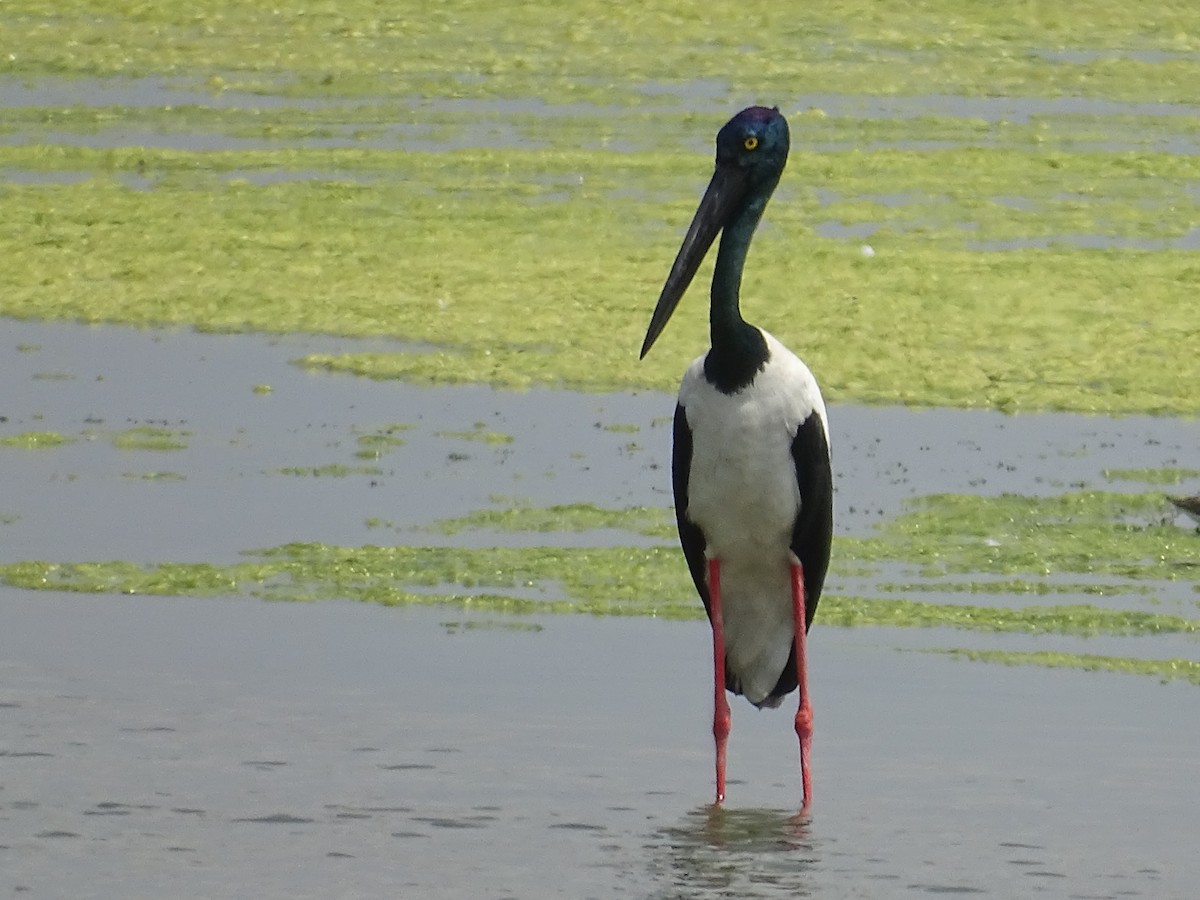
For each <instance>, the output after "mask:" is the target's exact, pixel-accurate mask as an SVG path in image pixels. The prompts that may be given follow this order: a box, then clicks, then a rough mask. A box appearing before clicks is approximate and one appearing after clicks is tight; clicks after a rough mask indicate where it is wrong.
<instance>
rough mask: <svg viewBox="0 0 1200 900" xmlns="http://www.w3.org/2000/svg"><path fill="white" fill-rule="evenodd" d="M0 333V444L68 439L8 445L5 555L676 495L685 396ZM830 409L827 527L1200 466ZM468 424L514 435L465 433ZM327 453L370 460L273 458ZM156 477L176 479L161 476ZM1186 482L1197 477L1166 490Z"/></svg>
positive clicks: (331, 344)
mask: <svg viewBox="0 0 1200 900" xmlns="http://www.w3.org/2000/svg"><path fill="white" fill-rule="evenodd" d="M2 329H3V330H2V332H0V333H2V334H3V338H0V364H2V365H3V367H4V371H5V373H6V386H5V394H4V397H3V398H0V416H2V417H3V418H4V420H3V421H0V437H3V436H6V435H15V434H21V433H25V432H42V431H45V432H56V433H60V434H62V435H64V436H66V437H68V438H73V439H75V440H74V442H73V443H70V444H67V445H65V446H62V447H58V448H53V449H46V450H23V449H18V448H13V447H0V482H3V483H4V484H5V485H6V490H5V492H4V495H3V496H0V516H7V517H15V520H14V521H7V523H6V524H0V533H2V534H3V536H4V540H3V542H2V544H0V561H14V560H23V559H40V558H52V559H64V560H96V559H133V560H138V561H146V562H157V561H162V560H208V561H229V560H232V559H234V558H235V557H236V555H237V554H238V553H240V552H241V551H243V550H246V549H248V548H252V547H265V546H274V545H277V544H281V543H285V542H288V541H310V540H311V541H320V542H323V543H330V544H343V543H344V544H364V543H377V544H378V543H397V542H407V543H414V542H419V543H423V544H426V543H437V542H439V541H446V540H453V541H455V542H461V541H469V540H471V539H472V537H471V535H470V534H467V535H463V536H460V537H458V538H454V539H450V538H446V537H444V536H440V535H438V534H436V533H430V532H426V531H419V532H415V531H414V529H416V528H418V527H419V526H427V525H429V524H431V523H432V522H434V521H435V520H437V519H441V518H445V517H450V516H459V515H464V514H466V513H468V512H471V511H472V510H476V509H480V508H483V507H489V506H495V505H497V503H499V504H505V503H509V502H512V500H513V499H514V498H515V499H518V500H521V501H527V502H529V503H532V504H534V505H539V506H541V505H552V504H566V503H595V504H598V505H601V506H605V507H624V506H635V505H649V506H661V507H664V508H665V507H669V506H670V503H671V499H670V477H669V470H670V417H671V415H672V413H673V411H674V402H675V401H674V398H673V397H671V396H668V395H665V394H658V393H654V392H643V393H640V394H594V395H593V394H577V393H573V392H570V391H555V390H549V389H536V390H531V391H528V392H525V393H513V392H505V391H496V390H492V389H490V388H485V387H439V388H422V387H414V386H412V385H406V384H402V383H399V382H388V381H371V380H368V379H362V378H355V377H351V376H331V375H327V374H310V373H306V372H304V371H302V370H300V369H298V368H297V367H296V366H294V365H292V364H291V363H290V360H292V359H295V358H297V357H300V356H302V355H304V354H307V353H314V352H349V351H360V350H361V351H368V352H369V351H378V350H393V351H399V350H404V349H408V350H409V351H411V352H421V348H419V347H406V345H403V344H400V343H396V342H389V341H385V340H354V339H343V338H324V337H312V336H283V337H263V336H260V335H205V334H196V333H192V332H186V331H178V332H161V331H140V330H137V329H132V328H119V327H95V326H85V325H73V324H65V323H59V324H40V323H27V322H14V321H6V322H3V323H2ZM632 356H633V351H632V350H631V358H632ZM258 386H266V387H269V388H270V391H269V392H268V393H261V392H256V390H255V388H256V387H258ZM830 423H831V425H830V427H831V430H832V441H833V446H834V452H835V470H836V471H835V478H836V490H837V497H836V511H835V514H836V519H837V527H838V530H839V532H841V533H845V534H857V535H863V534H868V533H869V532H870V529H871V528H872V526H873V525H875V524H876V523H878V522H879V521H881V520H882V519H883V518H884V517H892V516H895V515H897V514H898V513H899V512H901V510H902V509H903V504H904V502H905V501H906V500H908V499H910V498H913V497H920V496H924V495H927V494H931V493H972V494H984V495H998V494H1001V493H1005V492H1013V493H1022V494H1057V493H1061V492H1064V491H1067V490H1074V489H1078V488H1083V487H1097V488H1104V489H1113V488H1114V483H1112V482H1109V481H1108V480H1107V479H1106V478H1105V477H1104V475H1103V473H1104V471H1105V470H1106V469H1154V468H1160V467H1183V468H1193V467H1194V466H1195V457H1194V453H1195V448H1196V446H1197V445H1200V422H1196V421H1193V420H1175V419H1167V418H1154V417H1150V416H1130V417H1126V418H1119V419H1114V418H1108V417H1102V416H1083V415H1076V414H1058V413H1046V414H1031V415H1017V416H1006V415H1004V414H1001V413H996V412H991V411H985V410H946V409H928V410H912V409H907V408H902V407H862V406H853V405H835V406H834V407H832V408H831V411H830ZM397 424H399V425H403V426H410V427H408V428H406V429H405V430H401V431H397V432H395V434H396V436H397V437H398V438H400V439H401V440H402V441H403V445H402V446H399V447H396V448H395V449H393V450H391V451H390V452H384V453H382V454H380V455H379V456H378V458H374V457H367V458H363V457H360V456H359V455H358V453H359V452H360V451H361V450H362V448H363V445H362V444H361V443H360V442H359V438H360V437H362V436H363V435H370V434H372V433H374V432H377V431H380V430H383V429H386V428H387V427H389V426H391V425H397ZM141 425H150V426H155V427H165V428H168V429H170V430H172V431H174V432H186V434H185V435H183V440H184V442H185V443H186V445H187V446H186V448H185V449H182V450H174V451H153V450H144V451H130V450H119V449H117V448H115V447H114V446H113V444H112V437H113V435H114V434H117V433H120V432H123V431H125V430H127V429H129V428H132V427H136V426H141ZM480 429H482V430H486V431H491V432H495V433H498V434H501V435H507V436H509V437H512V438H513V442H512V443H498V444H488V443H486V442H484V441H480V440H471V439H469V438H467V437H466V436H465V434H466V433H471V432H474V431H478V430H480ZM329 465H343V466H347V467H354V466H359V467H363V466H370V467H375V468H377V469H378V472H375V473H362V474H351V475H348V476H346V477H334V476H298V475H289V474H283V473H282V472H281V470H283V469H285V468H289V467H295V468H308V469H312V468H316V467H322V466H329ZM162 473H168V474H170V475H172V476H182V477H169V478H163V477H155V476H156V475H159V474H162ZM1116 487H1117V488H1118V489H1120V483H1119V482H1118V483H1116ZM1144 487H1145V486H1144V485H1138V484H1136V483H1133V484H1131V485H1129V489H1130V490H1139V489H1144ZM1192 487H1200V484H1195V485H1188V484H1184V485H1180V486H1178V491H1179V492H1180V493H1185V492H1188V491H1189V490H1190V488H1192ZM369 520H372V521H375V522H376V523H387V527H381V526H379V525H378V524H377V525H376V527H371V526H370V525H368V524H367V523H368V521H369ZM418 537H419V541H418V540H417V538H418ZM486 539H487V540H488V542H489V543H497V542H498V543H504V542H506V541H513V542H519V541H520V540H521V539H522V538H521V537H520V536H514V535H504V534H492V533H488V534H487V535H486ZM620 539H621V542H622V543H626V542H628V541H629V537H628V536H627V535H624V534H622V535H621V537H620Z"/></svg>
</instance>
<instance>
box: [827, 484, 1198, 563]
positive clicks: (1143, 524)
mask: <svg viewBox="0 0 1200 900" xmlns="http://www.w3.org/2000/svg"><path fill="white" fill-rule="evenodd" d="M1163 504H1164V498H1163V496H1162V495H1161V494H1157V493H1150V494H1121V493H1111V492H1104V491H1081V492H1075V493H1067V494H1061V495H1057V496H1051V497H1026V496H1019V495H1012V494H1006V495H1003V496H1000V497H980V496H976V495H965V494H964V495H955V494H942V495H934V496H930V497H924V498H921V499H919V500H915V501H913V502H912V503H910V504H909V506H908V508H907V509H906V511H905V512H904V513H903V514H902V515H900V516H899V517H898V518H897V519H895V520H894V521H891V522H888V523H885V524H884V525H883V526H881V528H880V531H879V533H878V534H877V535H876V536H873V537H868V538H863V539H849V538H847V539H844V540H843V542H842V543H841V544H839V549H840V550H841V551H842V552H846V553H848V555H849V556H850V557H851V558H852V559H856V560H858V561H860V562H862V561H872V560H874V561H884V560H903V561H906V562H908V563H910V564H912V565H915V566H918V567H920V568H921V570H922V571H923V574H926V575H932V574H946V573H968V572H986V573H989V574H990V575H993V576H994V575H999V574H1005V575H1012V574H1019V573H1027V574H1031V575H1036V576H1045V575H1056V574H1060V573H1089V574H1095V575H1108V576H1118V577H1121V578H1131V579H1146V578H1159V579H1164V580H1176V579H1187V580H1192V579H1195V578H1196V577H1198V576H1197V574H1196V573H1197V571H1200V544H1198V543H1197V542H1196V541H1191V540H1188V539H1187V538H1188V537H1189V536H1188V535H1187V533H1186V532H1181V531H1180V530H1179V529H1178V528H1174V527H1172V526H1171V525H1170V524H1169V523H1165V522H1164V521H1163V515H1162V512H1163Z"/></svg>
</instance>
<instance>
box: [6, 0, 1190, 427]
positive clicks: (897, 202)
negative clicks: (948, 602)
mask: <svg viewBox="0 0 1200 900" xmlns="http://www.w3.org/2000/svg"><path fill="white" fill-rule="evenodd" d="M735 21H736V23H737V26H736V28H735V27H732V26H731V24H730V23H732V22H735ZM0 29H2V31H3V34H4V35H5V38H6V46H7V47H9V48H10V49H9V51H8V52H6V53H4V54H2V55H0V87H3V88H4V91H3V92H0V96H5V95H7V96H12V97H16V96H17V94H18V93H19V94H20V97H19V102H17V101H15V100H10V101H9V103H8V104H7V106H8V108H7V109H6V110H5V115H4V116H3V118H2V120H0V138H3V141H0V199H2V202H3V204H4V209H5V215H4V221H3V223H2V225H0V254H2V255H3V258H4V260H5V265H4V267H3V269H2V271H0V314H2V315H8V316H15V317H30V318H70V319H77V320H82V321H88V322H121V323H133V324H137V325H143V326H177V327H178V326H185V327H187V326H191V327H197V328H201V329H209V330H215V331H230V330H236V331H244V330H260V331H307V332H319V333H333V334H342V335H364V336H366V335H372V336H378V335H385V336H389V337H394V338H396V339H397V340H399V341H401V342H404V344H403V346H404V350H403V351H402V350H400V349H398V350H397V351H396V352H387V353H366V352H363V353H343V354H334V355H320V354H316V355H312V356H310V357H307V358H304V359H301V360H298V361H297V362H298V363H300V364H301V365H304V366H308V367H311V368H314V369H316V370H336V371H348V372H355V373H359V374H363V375H368V376H371V377H377V378H402V379H407V380H410V381H414V382H421V383H453V382H471V383H490V384H495V385H499V386H504V387H511V388H520V387H524V386H528V385H532V384H542V385H550V386H564V387H570V388H576V389H582V390H608V389H631V388H642V387H653V388H659V389H671V388H672V387H673V386H674V384H675V382H676V379H677V377H678V373H679V372H680V371H681V370H682V368H683V366H684V364H685V363H686V361H687V360H688V359H689V358H691V357H692V356H694V355H695V354H696V353H697V352H698V351H699V350H700V349H701V348H702V347H703V346H704V343H705V338H706V321H705V315H704V311H703V304H704V296H703V290H702V289H697V290H695V291H694V292H693V293H694V294H695V296H693V297H691V298H690V300H689V301H688V303H689V308H690V310H691V312H690V314H687V315H684V316H682V317H681V318H680V321H679V323H678V327H675V328H673V329H672V331H671V333H670V334H668V335H667V336H666V343H665V345H664V347H662V348H661V352H659V353H656V354H654V356H652V357H651V358H650V359H648V360H646V361H645V362H644V363H640V364H639V363H638V362H637V361H636V350H637V347H638V345H639V341H640V338H641V335H642V331H643V329H644V326H645V320H646V317H647V315H648V311H649V309H650V308H651V306H652V304H653V301H654V298H655V297H656V296H657V290H658V287H659V286H660V284H661V280H662V278H663V277H664V275H665V272H666V268H667V266H668V265H669V263H670V260H671V258H672V256H673V253H674V249H675V247H676V246H677V242H678V240H679V238H680V236H681V234H682V231H683V229H684V227H685V226H686V222H687V218H688V216H689V215H690V212H691V208H692V206H693V204H694V202H695V198H696V196H697V195H698V194H699V192H700V191H701V189H702V188H703V185H704V183H705V181H706V179H707V176H708V171H709V167H710V159H711V136H712V134H714V133H715V131H716V129H717V127H718V126H719V125H720V124H721V123H722V122H723V121H724V120H725V118H727V116H728V115H729V114H730V113H731V112H733V111H734V110H735V109H736V108H737V107H738V106H740V105H742V104H744V103H747V102H751V101H758V102H766V103H777V104H779V105H780V106H781V108H783V110H784V111H785V113H787V114H788V115H789V117H790V119H791V122H792V130H793V147H794V149H793V153H792V159H791V161H790V163H789V168H788V171H787V173H786V174H785V176H784V181H783V184H782V186H781V189H780V192H779V195H778V196H777V197H776V199H775V200H774V202H773V203H772V205H771V207H770V210H769V211H768V213H767V218H766V224H765V227H764V228H763V230H762V234H761V235H760V238H759V240H758V241H757V242H756V244H755V248H754V252H753V253H752V255H751V259H750V262H749V265H748V269H747V275H746V283H745V286H744V287H745V289H744V296H745V307H746V313H747V315H748V317H749V318H751V319H752V320H753V321H756V322H759V323H761V324H763V325H764V326H765V327H767V328H769V329H770V330H772V331H773V332H774V333H775V334H777V335H778V336H779V337H780V338H782V339H783V340H784V341H785V342H787V343H788V344H790V345H791V346H793V347H794V348H795V349H797V350H798V351H799V352H800V353H801V355H802V356H804V357H805V358H806V360H807V361H808V362H809V363H810V365H811V366H812V368H813V369H814V371H815V372H816V373H817V374H818V377H819V378H820V380H821V382H822V384H823V385H824V387H825V390H826V393H827V396H828V398H829V399H830V400H832V401H835V402H837V401H860V402H867V403H905V404H914V405H946V406H960V407H965V406H990V407H994V408H999V409H1005V410H1016V409H1064V410H1080V411H1095V412H1116V413H1133V412H1148V413H1156V414H1184V415H1193V414H1195V412H1196V403H1195V399H1194V391H1193V386H1194V385H1195V384H1197V383H1200V362H1198V361H1197V355H1196V354H1194V353H1191V352H1189V351H1188V346H1189V344H1190V343H1191V342H1193V341H1194V338H1195V335H1196V324H1195V321H1196V320H1195V316H1194V314H1193V312H1192V298H1193V297H1194V295H1195V293H1196V289H1197V287H1198V283H1200V267H1197V265H1196V263H1195V259H1194V252H1193V251H1194V249H1195V248H1196V246H1197V245H1200V237H1198V236H1197V233H1196V228H1197V227H1198V223H1200V214H1198V213H1200V211H1198V209H1197V196H1198V195H1197V187H1196V186H1197V185H1198V184H1200V153H1197V152H1196V151H1197V147H1198V145H1200V134H1198V132H1200V120H1198V119H1197V118H1196V116H1195V109H1194V108H1192V107H1188V106H1186V105H1185V104H1188V103H1191V102H1192V101H1193V99H1194V85H1195V84H1196V83H1200V11H1197V10H1195V9H1193V7H1192V6H1191V5H1187V4H1171V5H1166V6H1162V7H1160V8H1158V9H1155V10H1142V9H1140V8H1136V9H1135V8H1131V7H1129V6H1128V4H1120V3H1116V2H1101V3H1088V4H1083V3H1067V4H1059V5H1057V6H1055V7H1054V8H1052V9H1051V8H1044V7H1041V6H1037V5H1024V6H1021V7H1018V8H1011V7H1003V8H1001V7H997V8H996V9H991V8H984V7H982V6H979V5H978V4H975V5H969V4H962V3H949V2H946V3H937V2H933V3H917V4H912V3H904V4H899V3H887V2H885V3H855V2H841V3H837V2H835V3H831V4H825V5H823V6H822V7H821V9H820V10H815V9H806V10H804V11H803V12H797V11H795V10H787V9H784V8H782V7H779V6H778V5H777V4H772V3H767V2H747V3H740V4H738V5H737V7H736V8H733V7H730V8H728V9H723V8H713V9H711V10H708V11H706V12H705V13H704V14H703V15H701V14H700V13H699V12H697V11H695V10H694V9H693V8H692V7H690V6H688V5H686V4H681V3H664V2H651V3H648V4H640V5H639V6H638V8H637V9H636V10H633V9H629V10H616V9H612V10H607V11H605V12H604V14H603V15H597V14H596V13H595V11H594V10H588V9H585V8H583V7H580V6H579V5H578V4H570V3H567V4H553V5H537V4H535V5H531V6H525V7H522V8H521V9H520V10H515V9H507V8H503V7H497V6H495V5H494V4H484V3H471V2H449V3H441V4H435V5H433V6H427V7H422V8H421V9H419V10H418V9H417V8H416V7H404V6H403V5H402V6H401V7H398V8H386V9H385V8H382V7H380V6H378V5H377V4H373V3H363V2H356V0H348V2H339V3H336V4H334V3H319V4H310V3H305V4H295V3H286V2H285V3H279V4H271V5H270V6H267V7H261V8H260V7H258V6H257V5H254V4H249V5H247V4H235V3H219V2H210V3H201V4H198V5H191V6H187V7H175V6H171V5H166V6H163V7H161V8H158V7H153V6H147V5H146V4H140V3H137V4H135V3H104V4H100V3H86V2H76V3H67V4H61V3H54V4H49V3H44V2H41V3H39V2H32V3H31V2H13V3H5V4H4V5H3V7H0ZM5 86H6V87H5ZM1167 104H1174V106H1170V105H1167ZM702 278H703V273H702Z"/></svg>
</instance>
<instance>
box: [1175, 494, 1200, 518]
mask: <svg viewBox="0 0 1200 900" xmlns="http://www.w3.org/2000/svg"><path fill="white" fill-rule="evenodd" d="M1169 499H1170V501H1171V502H1172V503H1174V504H1175V506H1176V508H1178V509H1179V511H1180V512H1185V513H1187V514H1188V515H1189V516H1191V517H1192V519H1194V520H1195V521H1196V522H1197V523H1200V494H1197V495H1196V496H1194V497H1171V498H1169Z"/></svg>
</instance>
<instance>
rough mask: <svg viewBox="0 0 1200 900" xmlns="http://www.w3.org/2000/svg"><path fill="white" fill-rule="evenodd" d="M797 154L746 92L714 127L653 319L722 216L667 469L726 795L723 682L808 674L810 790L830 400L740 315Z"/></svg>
mask: <svg viewBox="0 0 1200 900" xmlns="http://www.w3.org/2000/svg"><path fill="white" fill-rule="evenodd" d="M787 154H788V126H787V120H786V119H784V117H783V116H782V115H781V114H780V112H779V110H778V109H766V108H765V107H761V106H752V107H750V108H748V109H744V110H742V111H741V112H740V113H738V114H737V115H736V116H734V117H733V118H732V119H730V120H729V122H727V123H726V124H725V125H724V127H722V128H721V130H720V132H718V134H717V162H716V171H715V172H714V173H713V177H712V181H711V182H710V183H709V185H708V190H707V191H706V192H705V194H704V197H703V199H702V200H701V201H700V206H699V208H698V209H697V210H696V214H695V217H694V218H693V219H692V224H691V226H690V227H689V228H688V232H687V236H686V237H685V238H684V239H683V245H682V246H681V247H680V248H679V253H678V255H677V256H676V257H675V263H674V265H672V267H671V272H670V274H669V275H668V276H667V280H666V283H665V284H664V285H663V289H662V294H661V295H660V296H659V298H658V305H657V306H656V307H655V309H654V315H653V316H652V317H651V319H650V327H649V329H648V330H647V332H646V340H645V342H644V343H643V344H642V353H641V355H642V357H643V358H644V357H645V356H646V353H647V352H648V351H649V350H650V347H651V346H652V345H653V344H654V341H655V339H657V338H658V336H659V335H660V334H661V333H662V330H663V328H664V327H665V326H666V324H667V320H668V319H669V318H670V317H671V313H672V312H674V310H675V307H676V305H677V304H678V303H679V300H680V298H681V297H682V296H683V294H684V291H686V290H687V287H688V285H689V284H690V283H691V281H692V278H693V277H694V276H695V274H696V270H697V269H698V268H699V266H700V262H701V260H702V259H703V258H704V256H705V254H706V253H707V252H708V249H709V247H710V246H711V245H712V243H713V240H714V239H715V238H716V236H717V233H718V232H721V243H720V248H719V250H718V252H717V260H716V266H715V269H714V272H713V280H712V295H711V304H710V307H709V329H710V341H711V343H712V346H711V348H710V349H709V351H708V352H707V353H705V354H704V355H703V356H701V357H699V358H697V359H696V360H695V361H693V362H692V364H691V365H690V366H689V367H688V369H687V372H686V373H685V374H684V376H683V382H682V385H681V386H680V390H679V402H678V405H677V406H676V408H675V428H674V448H673V452H672V460H671V463H672V483H673V487H674V491H675V515H676V519H677V521H678V525H679V540H680V543H681V544H682V545H683V553H684V556H685V557H686V558H687V563H688V568H689V569H690V570H691V574H692V580H693V581H694V582H695V584H696V590H697V591H698V592H699V594H700V599H701V600H702V601H703V602H704V607H705V609H706V610H707V611H708V617H709V621H710V622H711V623H712V633H713V687H714V690H713V693H714V700H713V738H714V739H715V742H716V776H717V802H718V803H720V802H721V801H723V800H724V799H725V748H726V743H727V740H728V737H729V729H730V714H729V702H728V700H727V699H726V696H725V692H726V690H729V691H732V692H733V693H735V694H743V695H744V696H745V697H746V699H747V700H749V701H750V702H751V703H753V704H754V705H755V706H757V707H759V708H762V707H777V706H779V704H780V702H781V701H782V700H783V698H784V697H785V696H787V695H788V694H789V693H791V692H792V691H793V690H795V689H796V688H797V687H799V693H800V706H799V709H798V710H797V712H796V720H795V722H796V735H797V737H798V738H799V740H800V771H801V783H802V785H803V789H804V804H803V805H804V808H807V807H808V805H809V804H810V803H811V800H812V780H811V775H810V773H809V749H810V746H811V741H812V707H811V704H810V701H809V691H808V678H807V666H806V661H805V643H806V642H805V633H806V632H807V630H808V627H809V625H811V624H812V619H813V615H814V613H815V612H816V610H817V601H818V600H819V599H820V596H821V587H822V585H823V584H824V581H825V570H826V569H827V568H828V565H829V545H830V541H831V538H832V533H833V475H832V471H831V468H830V461H829V434H828V429H827V426H826V419H825V403H824V401H823V400H822V398H821V391H820V389H819V388H818V387H817V382H816V380H815V379H814V378H813V376H812V373H811V372H810V371H809V370H808V367H807V366H806V365H805V364H804V363H803V362H801V361H800V360H799V359H798V358H797V357H796V356H795V355H794V354H792V353H791V352H790V351H789V350H788V349H787V348H786V347H784V346H783V345H782V344H781V343H780V342H779V341H777V340H776V339H775V338H773V337H772V336H771V335H769V334H768V333H767V332H765V331H763V330H762V329H759V328H756V327H755V326H753V325H751V324H749V323H748V322H746V321H745V320H744V319H742V315H741V310H740V308H739V303H738V294H739V291H740V286H741V280H742V267H743V265H744V263H745V261H746V252H747V250H748V249H749V247H750V240H751V238H752V237H753V235H754V230H755V228H756V227H757V226H758V222H759V219H760V218H761V217H762V214H763V210H764V208H765V207H766V205H767V201H768V200H769V199H770V197H771V194H772V193H773V192H774V190H775V186H776V185H777V184H778V183H779V176H780V175H781V174H782V172H783V167H784V164H785V163H786V162H787Z"/></svg>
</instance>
